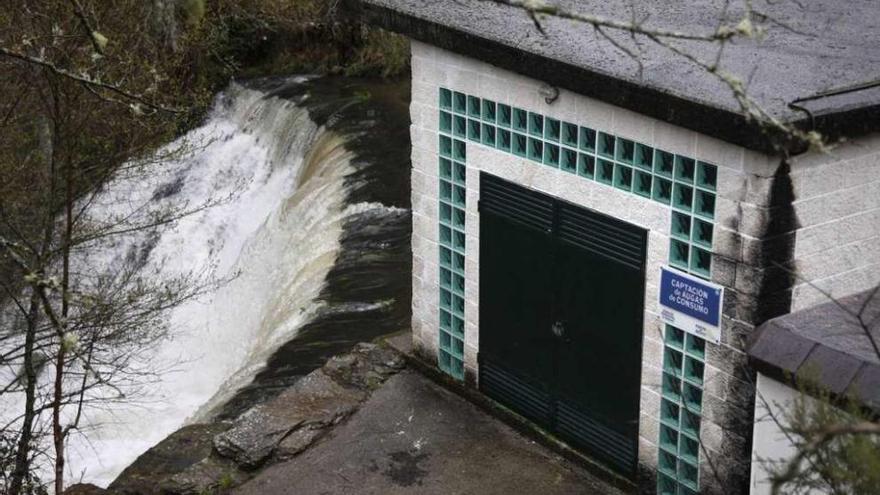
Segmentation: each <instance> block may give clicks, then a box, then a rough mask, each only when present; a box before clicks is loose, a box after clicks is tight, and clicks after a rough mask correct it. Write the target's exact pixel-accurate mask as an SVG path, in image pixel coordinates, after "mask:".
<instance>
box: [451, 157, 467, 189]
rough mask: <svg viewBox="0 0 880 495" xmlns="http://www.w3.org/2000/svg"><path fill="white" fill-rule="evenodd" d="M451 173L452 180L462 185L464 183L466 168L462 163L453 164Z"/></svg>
mask: <svg viewBox="0 0 880 495" xmlns="http://www.w3.org/2000/svg"><path fill="white" fill-rule="evenodd" d="M452 172H453V175H452V180H453V181H455V182H457V183H459V184H462V185H464V181H465V179H466V178H467V167H465V166H464V164H463V163H457V162H453V165H452Z"/></svg>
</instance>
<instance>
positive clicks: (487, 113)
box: [438, 88, 718, 493]
mask: <svg viewBox="0 0 880 495" xmlns="http://www.w3.org/2000/svg"><path fill="white" fill-rule="evenodd" d="M438 107H439V119H440V120H439V125H438V129H439V134H440V143H439V150H438V154H439V155H440V160H441V168H443V169H444V170H447V171H449V170H451V171H452V172H453V174H455V173H456V172H457V171H459V169H460V170H461V178H460V181H459V178H458V177H454V178H453V182H452V183H449V182H448V176H441V187H440V196H441V202H443V203H444V206H441V211H440V217H441V227H442V228H441V238H442V242H443V243H445V244H444V246H448V247H449V248H450V251H449V253H447V254H446V255H444V256H446V258H445V259H447V262H456V261H460V262H461V263H459V264H458V265H457V266H458V267H463V266H464V261H463V260H464V258H463V251H462V252H458V251H455V250H456V249H461V250H463V249H464V245H465V235H464V230H463V227H464V223H465V216H464V212H463V210H461V211H458V210H456V209H455V208H459V209H460V208H463V207H464V202H465V197H464V191H465V190H464V187H463V186H464V163H465V162H466V160H467V147H466V142H467V141H470V142H473V143H478V144H481V145H485V146H488V147H491V148H493V149H496V150H499V151H502V152H506V153H511V154H513V155H516V156H518V157H521V158H526V159H529V160H530V161H532V162H535V163H540V164H544V165H548V166H552V167H554V168H559V169H561V171H563V172H566V173H571V174H576V175H578V176H579V177H582V178H583V179H585V180H595V181H597V182H599V183H601V184H605V185H607V186H609V187H614V188H616V189H618V190H620V191H625V192H627V193H629V194H635V195H637V196H640V197H642V198H645V199H646V200H653V201H656V202H657V203H660V204H662V205H665V206H668V207H671V208H672V210H673V211H672V214H671V225H670V229H669V234H670V239H669V242H670V245H669V263H670V265H672V266H675V267H676V268H678V269H681V270H684V271H687V272H689V273H691V274H693V275H696V276H698V277H702V278H706V279H708V278H710V277H711V271H712V243H713V234H714V219H715V210H716V202H717V198H716V190H717V189H718V168H717V167H716V166H715V165H713V164H710V163H707V162H703V161H698V160H696V159H694V158H691V157H688V156H684V155H677V154H674V153H670V152H668V151H665V150H662V149H659V148H656V147H653V146H649V145H647V144H644V143H639V142H636V141H633V140H630V139H627V138H624V137H621V136H616V135H614V134H611V133H607V132H602V131H597V130H595V129H594V128H592V127H588V126H584V125H579V123H574V122H564V121H560V120H557V119H555V118H553V117H550V116H547V115H543V114H540V113H537V112H529V111H527V110H524V109H521V108H515V107H511V106H509V105H505V104H502V103H496V102H494V101H492V100H488V99H484V98H479V97H476V96H473V95H468V94H465V93H461V92H457V91H453V90H451V89H447V88H441V89H440V92H439V103H438ZM450 167H451V168H450ZM444 177H445V178H444ZM450 208H452V209H450ZM441 275H442V274H441ZM447 281H448V282H449V284H450V287H451V289H452V290H453V292H455V290H456V287H459V286H460V289H461V290H462V291H463V290H464V289H463V287H464V277H463V274H461V273H458V272H456V273H455V274H454V276H450V277H449V279H448V280H447ZM444 301H445V302H444V304H446V303H449V304H451V305H452V306H450V308H451V310H452V312H453V313H455V312H456V308H455V305H456V303H457V302H458V301H459V300H458V299H455V298H453V299H451V300H448V301H447V300H446V299H444ZM461 302H462V304H463V300H462V301H461ZM462 307H463V306H462ZM452 316H455V315H454V314H453V315H452ZM448 328H450V329H454V328H459V329H461V331H462V332H463V329H464V322H463V320H462V321H458V320H450V322H449V326H448ZM668 333H669V334H671V335H675V332H668ZM451 335H453V336H454V332H453V333H452V334H451ZM448 343H449V345H450V346H451V347H449V349H448V350H447V351H444V352H447V354H445V356H446V358H448V359H446V361H441V363H442V362H448V369H449V370H453V371H454V370H455V369H458V368H456V366H459V365H460V364H461V363H458V364H456V361H455V356H456V354H455V349H456V345H457V344H456V343H455V341H453V340H449V341H448ZM691 343H692V342H691V340H689V339H685V338H684V337H682V339H681V344H680V345H678V347H675V346H676V344H675V343H674V342H672V341H670V342H668V343H667V345H669V346H670V347H671V348H676V349H679V350H681V351H684V352H687V351H688V350H689V348H686V345H690V344H691ZM695 352H696V351H695ZM700 359H702V358H700ZM681 363H683V364H682V365H681V366H684V368H681V370H682V373H683V374H669V373H667V376H668V377H669V379H668V383H666V382H665V383H666V384H667V385H668V386H669V388H670V391H667V393H669V394H673V395H674V396H675V397H678V399H677V400H678V401H679V402H678V403H679V404H680V405H682V404H683V405H688V404H689V405H690V406H691V409H690V410H682V411H680V412H679V413H678V417H679V420H680V421H683V419H681V418H684V417H686V416H687V414H691V413H693V410H696V411H699V404H700V403H701V401H702V395H701V394H702V392H701V389H699V386H700V385H701V383H702V382H699V381H695V379H694V377H696V376H697V375H699V374H700V373H701V372H702V368H701V367H700V364H699V363H698V362H696V361H689V360H688V359H687V358H686V356H685V359H683V360H681ZM676 369H677V367H676ZM682 380H684V381H682ZM694 387H698V388H694ZM673 389H674V390H675V392H672V391H671V390H673ZM688 411H690V412H688ZM667 412H669V413H670V414H671V412H672V409H670V410H669V411H667ZM667 419H668V418H667ZM690 446H691V445H690V444H688V447H690ZM675 462H676V463H677V464H675V466H673V468H672V469H671V470H670V471H669V473H670V476H671V477H670V478H668V479H667V481H669V482H671V483H676V485H675V486H674V489H675V490H678V491H677V492H676V493H685V492H687V493H691V492H692V491H693V490H692V489H691V488H688V486H690V485H687V483H684V484H682V483H680V480H679V477H680V476H684V478H682V479H685V480H687V479H691V478H693V476H691V475H692V474H693V473H692V472H691V471H689V470H688V468H686V467H685V468H682V467H681V465H680V462H679V460H676V461H675ZM681 473H683V474H681ZM661 484H662V483H661ZM683 490H684V491H683Z"/></svg>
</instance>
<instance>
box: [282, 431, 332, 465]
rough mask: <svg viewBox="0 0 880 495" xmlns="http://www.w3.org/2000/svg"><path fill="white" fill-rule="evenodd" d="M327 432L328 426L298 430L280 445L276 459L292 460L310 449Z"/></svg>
mask: <svg viewBox="0 0 880 495" xmlns="http://www.w3.org/2000/svg"><path fill="white" fill-rule="evenodd" d="M326 432H327V425H306V426H303V427H302V428H299V429H297V430H296V431H294V432H293V433H291V434H290V435H287V437H285V438H284V440H282V441H281V443H279V444H278V448H277V450H276V451H275V458H276V459H277V460H279V461H284V460H287V459H290V458H291V457H293V456H295V455H297V454H299V453H301V452H302V451H304V450H306V449H307V448H309V447H310V446H311V445H312V444H313V443H315V441H317V440H318V439H319V438H321V437H322V436H324V433H326Z"/></svg>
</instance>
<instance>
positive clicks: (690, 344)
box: [685, 334, 706, 359]
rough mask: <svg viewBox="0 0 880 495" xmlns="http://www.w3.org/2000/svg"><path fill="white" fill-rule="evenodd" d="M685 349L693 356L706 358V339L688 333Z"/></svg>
mask: <svg viewBox="0 0 880 495" xmlns="http://www.w3.org/2000/svg"><path fill="white" fill-rule="evenodd" d="M686 344H687V345H686V347H685V350H686V351H687V353H688V354H690V355H691V356H694V357H696V358H698V359H704V358H705V356H706V341H705V340H703V339H701V338H699V337H697V336H696V335H691V334H688V335H687V342H686Z"/></svg>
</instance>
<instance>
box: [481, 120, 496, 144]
mask: <svg viewBox="0 0 880 495" xmlns="http://www.w3.org/2000/svg"><path fill="white" fill-rule="evenodd" d="M480 134H481V135H482V137H483V144H485V145H486V146H495V126H494V125H489V124H483V127H482V130H481V131H480Z"/></svg>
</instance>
